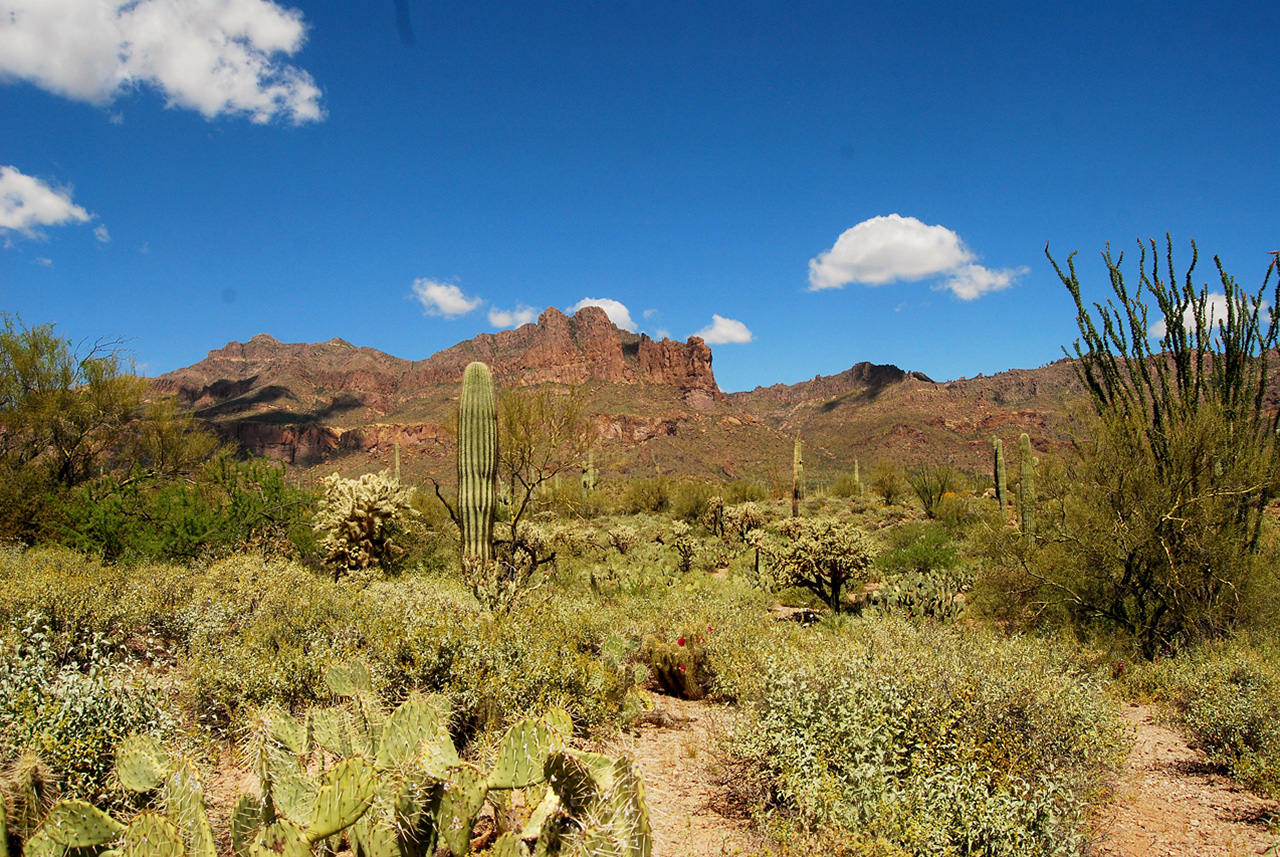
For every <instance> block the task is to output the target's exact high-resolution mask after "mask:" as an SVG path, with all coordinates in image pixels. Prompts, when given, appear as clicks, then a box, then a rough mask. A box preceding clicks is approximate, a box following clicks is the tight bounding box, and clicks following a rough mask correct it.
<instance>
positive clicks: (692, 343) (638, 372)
mask: <svg viewBox="0 0 1280 857" xmlns="http://www.w3.org/2000/svg"><path fill="white" fill-rule="evenodd" d="M473 360H481V361H483V362H485V363H487V364H489V368H490V369H491V370H492V371H493V374H494V375H495V377H497V378H498V379H499V380H500V381H504V382H506V383H514V384H518V385H521V386H527V385H530V384H542V383H546V382H548V381H554V382H556V383H561V384H581V383H584V382H586V381H607V382H612V383H618V384H664V385H667V386H670V387H673V388H675V389H676V390H678V391H679V392H680V393H681V394H682V395H690V394H692V395H695V396H706V397H710V398H713V399H714V398H720V397H721V396H722V395H723V394H722V393H721V392H720V388H719V387H717V386H716V379H715V376H714V374H712V371H711V348H710V347H709V346H708V345H707V344H706V343H705V342H703V341H702V340H701V339H699V338H698V337H696V336H695V337H691V338H690V339H689V341H688V342H672V341H671V340H669V339H664V340H662V341H661V342H655V341H654V340H652V339H650V338H649V337H648V336H645V335H644V334H635V333H628V332H627V331H625V330H621V329H619V328H618V327H616V326H614V324H613V322H611V321H610V320H609V316H608V315H606V314H605V311H604V310H602V309H600V308H599V307H593V306H589V307H583V308H582V309H580V310H578V312H577V314H576V315H574V316H572V317H570V316H566V315H565V314H564V313H562V312H560V310H558V309H556V308H555V307H550V308H548V309H547V310H546V311H545V312H543V313H542V315H541V316H539V317H538V323H537V324H526V325H524V326H523V327H520V328H517V329H516V330H504V331H501V332H500V333H483V334H481V335H479V336H477V337H476V338H475V339H471V340H468V341H466V342H460V343H458V344H457V345H455V346H453V347H452V348H448V349H445V350H444V351H441V352H440V353H438V354H435V355H433V356H431V357H429V358H428V359H426V360H424V361H422V362H421V363H416V364H414V366H413V370H412V371H411V372H410V373H409V376H408V377H407V378H406V379H405V383H404V387H405V388H406V389H409V390H413V389H419V388H422V387H426V386H431V385H435V384H454V383H457V382H458V381H459V380H461V378H462V372H463V370H464V369H466V367H467V364H468V363H470V362H471V361H473Z"/></svg>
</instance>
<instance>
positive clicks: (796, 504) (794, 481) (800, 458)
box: [791, 432, 804, 518]
mask: <svg viewBox="0 0 1280 857" xmlns="http://www.w3.org/2000/svg"><path fill="white" fill-rule="evenodd" d="M803 499H804V442H803V441H801V440H800V432H796V445H795V449H794V450H793V451H792V453H791V517H793V518H798V517H800V501H801V500H803Z"/></svg>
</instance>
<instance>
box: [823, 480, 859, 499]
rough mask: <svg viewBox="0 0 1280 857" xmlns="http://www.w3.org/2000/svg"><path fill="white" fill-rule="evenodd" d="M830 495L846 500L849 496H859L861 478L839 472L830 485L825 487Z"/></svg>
mask: <svg viewBox="0 0 1280 857" xmlns="http://www.w3.org/2000/svg"><path fill="white" fill-rule="evenodd" d="M827 493H829V494H830V495H831V496H832V497H839V498H840V499H842V500H847V499H849V498H851V497H861V496H862V493H863V490H862V480H861V479H859V478H857V477H855V476H854V475H853V474H852V473H841V474H840V475H839V476H838V477H837V478H836V481H835V482H832V483H831V487H830V488H828V489H827Z"/></svg>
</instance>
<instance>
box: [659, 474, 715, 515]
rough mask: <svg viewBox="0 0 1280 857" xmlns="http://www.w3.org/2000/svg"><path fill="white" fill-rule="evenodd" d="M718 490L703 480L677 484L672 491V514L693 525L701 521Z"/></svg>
mask: <svg viewBox="0 0 1280 857" xmlns="http://www.w3.org/2000/svg"><path fill="white" fill-rule="evenodd" d="M718 490H719V489H718V488H717V487H716V486H713V485H711V484H710V483H708V482H704V481H703V480H701V479H695V480H688V481H682V482H679V483H677V484H676V486H675V487H674V488H673V489H672V491H671V514H672V515H674V516H675V517H677V518H681V519H683V520H685V521H689V522H691V523H692V522H695V521H699V520H701V519H702V517H703V516H704V515H706V513H707V509H708V506H709V504H710V502H711V498H712V497H714V496H716V495H717V492H718Z"/></svg>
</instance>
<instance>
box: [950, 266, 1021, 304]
mask: <svg viewBox="0 0 1280 857" xmlns="http://www.w3.org/2000/svg"><path fill="white" fill-rule="evenodd" d="M1030 272H1031V269H1030V268H1028V267H1027V266H1025V265H1023V266H1022V267H1021V268H1004V269H1002V270H999V271H993V270H991V269H990V268H984V267H982V266H981V265H963V266H961V267H959V268H957V269H956V270H954V271H952V272H951V274H950V276H949V277H948V278H947V280H946V282H944V283H942V284H941V285H939V286H937V288H939V289H950V290H951V291H952V292H953V293H955V296H956V297H958V298H960V300H962V301H971V300H975V299H977V298H980V297H982V296H983V295H985V294H987V293H988V292H998V291H1000V290H1001V289H1007V288H1009V287H1010V286H1012V285H1013V284H1014V283H1015V282H1016V281H1017V279H1018V277H1022V276H1025V275H1026V274H1029V273H1030Z"/></svg>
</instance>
